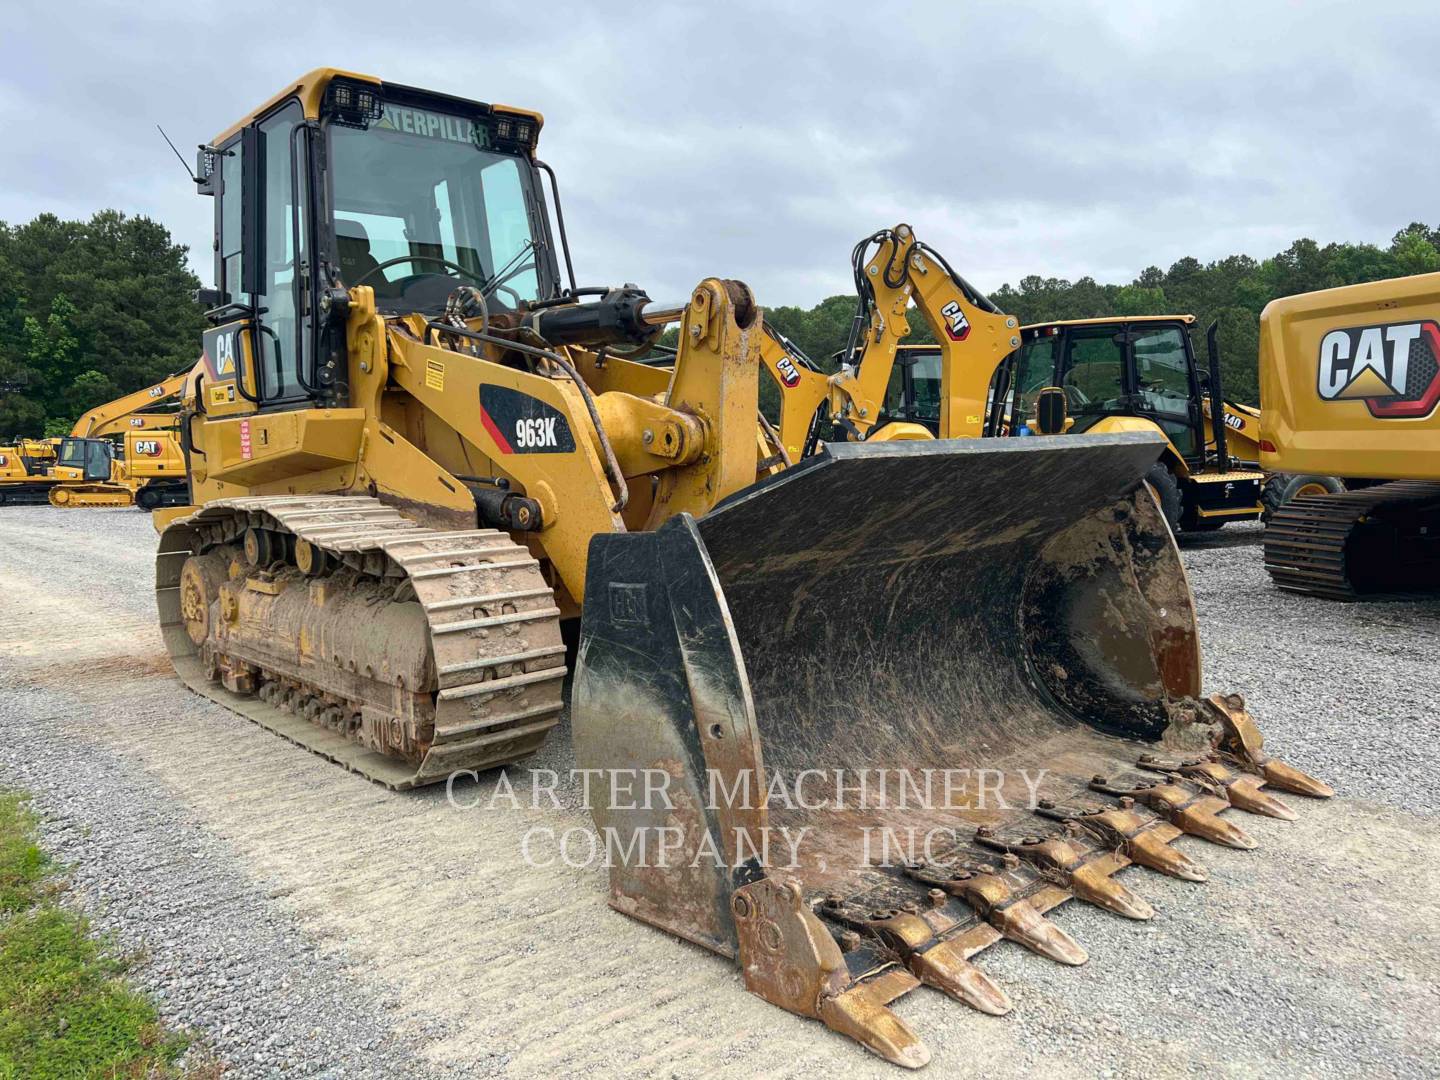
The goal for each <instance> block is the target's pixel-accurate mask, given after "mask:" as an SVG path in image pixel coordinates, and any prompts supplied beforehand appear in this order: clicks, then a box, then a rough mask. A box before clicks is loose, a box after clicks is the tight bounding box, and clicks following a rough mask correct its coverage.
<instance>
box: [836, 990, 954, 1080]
mask: <svg viewBox="0 0 1440 1080" xmlns="http://www.w3.org/2000/svg"><path fill="white" fill-rule="evenodd" d="M817 1014H818V1016H819V1018H820V1022H821V1023H823V1024H824V1025H825V1026H826V1027H828V1028H829V1029H830V1030H831V1031H835V1032H839V1033H840V1034H841V1035H848V1036H849V1037H850V1038H852V1039H854V1040H855V1041H856V1042H858V1043H859V1044H860V1045H861V1046H863V1047H865V1049H867V1050H869V1051H871V1052H872V1053H875V1054H879V1055H880V1056H881V1057H882V1058H884V1059H885V1060H886V1061H889V1062H893V1063H894V1064H896V1065H903V1066H905V1068H907V1069H918V1068H921V1067H922V1066H924V1065H928V1064H929V1063H930V1050H929V1048H928V1047H926V1045H925V1044H924V1043H923V1042H921V1041H920V1036H919V1035H917V1034H915V1030H914V1029H913V1028H912V1027H910V1025H909V1024H907V1023H905V1021H904V1020H901V1019H900V1017H898V1016H896V1015H895V1014H894V1013H893V1012H891V1011H890V1009H889V1008H887V1007H886V1006H885V1005H884V1004H882V1003H881V1002H879V1001H878V1000H876V998H875V996H874V995H873V994H871V993H869V992H868V990H867V988H866V987H865V986H864V985H860V986H852V987H851V988H850V989H849V990H846V991H844V992H842V993H839V994H835V995H834V996H831V997H822V998H821V999H820V1003H819V1006H818V1009H817Z"/></svg>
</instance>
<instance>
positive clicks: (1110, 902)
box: [975, 823, 1155, 919]
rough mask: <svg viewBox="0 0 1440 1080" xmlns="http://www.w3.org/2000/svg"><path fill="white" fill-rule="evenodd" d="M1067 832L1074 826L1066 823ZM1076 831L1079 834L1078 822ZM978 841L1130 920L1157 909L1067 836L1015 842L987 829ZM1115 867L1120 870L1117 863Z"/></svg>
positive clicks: (1146, 916) (1028, 837)
mask: <svg viewBox="0 0 1440 1080" xmlns="http://www.w3.org/2000/svg"><path fill="white" fill-rule="evenodd" d="M1066 828H1067V832H1068V831H1069V830H1070V828H1071V826H1070V825H1069V824H1068V823H1067V826H1066ZM1073 828H1074V833H1076V834H1078V833H1079V832H1080V831H1081V830H1080V826H1079V825H1075V826H1074V827H1073ZM975 841H976V843H978V844H981V845H982V846H984V847H988V848H991V849H992V850H999V851H1007V852H1012V853H1014V854H1017V855H1019V856H1020V857H1021V858H1023V859H1026V860H1027V861H1029V862H1031V863H1033V864H1035V865H1036V866H1039V867H1041V868H1042V869H1044V870H1048V871H1050V872H1051V873H1053V874H1057V875H1059V876H1061V877H1063V878H1064V879H1065V884H1066V887H1067V888H1069V890H1070V891H1071V892H1072V893H1074V894H1075V896H1076V898H1077V899H1080V900H1084V901H1085V902H1086V903H1087V904H1094V905H1095V906H1096V907H1102V908H1104V909H1105V910H1106V911H1113V912H1114V913H1115V914H1116V915H1123V916H1125V917H1126V918H1127V919H1152V918H1154V917H1155V909H1154V908H1152V907H1151V906H1150V905H1149V904H1147V903H1146V902H1145V901H1144V900H1142V899H1140V897H1138V896H1136V895H1135V894H1134V893H1133V892H1131V891H1130V890H1129V889H1127V888H1126V887H1125V886H1124V885H1121V884H1120V883H1119V882H1118V881H1116V880H1115V879H1114V878H1113V877H1111V876H1110V875H1109V874H1107V873H1104V872H1103V871H1102V870H1101V869H1100V868H1099V867H1097V866H1094V865H1091V864H1089V863H1087V862H1086V860H1085V855H1084V854H1083V853H1082V852H1081V851H1080V850H1078V849H1077V846H1076V843H1075V842H1074V841H1072V840H1071V839H1070V838H1069V837H1068V836H1067V837H1057V836H1049V837H1039V836H1027V837H1024V838H1023V839H1021V840H1019V841H1018V842H1015V843H1007V842H1005V841H1001V840H997V839H996V838H995V837H994V836H993V835H991V834H989V833H988V831H987V832H982V833H980V834H977V835H976V837H975ZM1115 869H1117V870H1118V869H1120V867H1119V866H1116V867H1115Z"/></svg>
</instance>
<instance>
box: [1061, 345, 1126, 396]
mask: <svg viewBox="0 0 1440 1080" xmlns="http://www.w3.org/2000/svg"><path fill="white" fill-rule="evenodd" d="M1060 386H1061V387H1062V388H1063V389H1064V391H1065V400H1066V403H1067V405H1068V406H1069V409H1070V414H1071V415H1072V416H1094V415H1098V414H1101V413H1106V412H1113V411H1114V410H1115V409H1116V408H1117V407H1118V402H1117V400H1116V399H1118V398H1120V397H1122V396H1123V395H1124V393H1125V352H1124V349H1123V347H1122V346H1121V344H1120V342H1118V341H1116V340H1115V331H1114V328H1113V327H1097V328H1096V329H1094V330H1088V329H1083V328H1082V329H1076V330H1072V331H1071V332H1070V333H1069V334H1067V335H1066V338H1065V363H1064V369H1063V372H1062V374H1061V377H1060Z"/></svg>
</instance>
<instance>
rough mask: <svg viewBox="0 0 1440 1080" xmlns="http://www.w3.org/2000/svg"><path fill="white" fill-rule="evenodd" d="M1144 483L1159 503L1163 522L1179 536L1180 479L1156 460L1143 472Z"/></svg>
mask: <svg viewBox="0 0 1440 1080" xmlns="http://www.w3.org/2000/svg"><path fill="white" fill-rule="evenodd" d="M1145 483H1147V484H1148V485H1150V490H1151V491H1153V492H1154V493H1155V501H1156V502H1158V503H1159V504H1160V512H1161V513H1162V514H1164V515H1165V524H1167V525H1169V526H1170V532H1171V533H1172V534H1173V535H1175V536H1179V535H1180V481H1178V480H1176V479H1175V474H1174V473H1172V472H1171V471H1170V470H1169V469H1167V468H1166V467H1165V465H1164V464H1163V463H1161V462H1158V461H1157V462H1156V463H1155V464H1154V465H1151V466H1150V471H1149V472H1147V473H1146V474H1145Z"/></svg>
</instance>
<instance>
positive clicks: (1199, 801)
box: [1090, 773, 1260, 851]
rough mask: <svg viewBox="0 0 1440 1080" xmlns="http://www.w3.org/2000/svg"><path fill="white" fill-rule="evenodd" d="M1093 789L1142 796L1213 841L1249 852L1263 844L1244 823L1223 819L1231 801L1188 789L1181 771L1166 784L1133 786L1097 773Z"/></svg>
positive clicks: (1177, 822) (1179, 823)
mask: <svg viewBox="0 0 1440 1080" xmlns="http://www.w3.org/2000/svg"><path fill="white" fill-rule="evenodd" d="M1206 786H1207V787H1208V786H1209V785H1206ZM1090 789H1091V790H1092V791H1098V792H1101V793H1102V794H1105V795H1114V796H1122V795H1123V796H1128V797H1130V798H1134V799H1138V800H1139V801H1141V802H1143V803H1145V805H1146V806H1148V807H1150V809H1152V810H1154V811H1155V812H1156V813H1158V814H1159V815H1160V816H1161V817H1163V818H1165V819H1166V820H1167V821H1169V822H1170V824H1172V825H1174V826H1175V827H1176V828H1177V829H1179V830H1180V831H1181V832H1185V833H1189V834H1190V835H1191V836H1198V837H1200V839H1202V840H1209V841H1210V842H1211V843H1212V844H1220V845H1221V846H1222V847H1231V848H1240V849H1242V850H1247V851H1248V850H1250V849H1252V848H1256V847H1259V846H1260V845H1259V844H1258V843H1257V842H1256V840H1255V838H1254V837H1253V836H1251V835H1250V834H1249V833H1247V832H1246V831H1245V830H1244V829H1242V828H1240V826H1238V825H1234V824H1231V823H1230V822H1228V821H1225V820H1223V819H1221V817H1220V816H1219V815H1220V812H1221V811H1222V810H1224V809H1226V808H1227V807H1228V806H1229V805H1230V803H1229V802H1228V801H1227V800H1225V799H1223V798H1221V797H1220V796H1218V795H1208V794H1205V793H1203V792H1201V793H1197V792H1193V791H1190V790H1188V789H1187V788H1186V787H1184V781H1183V780H1182V778H1181V777H1180V776H1179V775H1178V774H1174V773H1172V774H1170V775H1169V776H1167V777H1166V782H1164V783H1159V784H1143V783H1142V784H1136V785H1135V786H1134V787H1131V788H1120V787H1115V786H1113V785H1111V783H1110V782H1109V781H1108V780H1107V779H1106V778H1105V777H1103V776H1097V777H1095V779H1094V780H1092V781H1091V782H1090Z"/></svg>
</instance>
